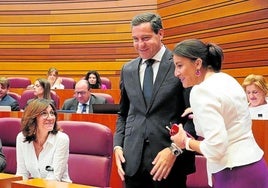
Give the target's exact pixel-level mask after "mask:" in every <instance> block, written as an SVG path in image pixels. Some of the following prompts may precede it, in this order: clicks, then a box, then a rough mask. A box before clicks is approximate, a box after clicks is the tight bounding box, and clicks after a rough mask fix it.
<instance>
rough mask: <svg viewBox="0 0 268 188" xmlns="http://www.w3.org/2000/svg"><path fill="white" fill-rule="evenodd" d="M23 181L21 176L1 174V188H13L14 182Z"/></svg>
mask: <svg viewBox="0 0 268 188" xmlns="http://www.w3.org/2000/svg"><path fill="white" fill-rule="evenodd" d="M18 180H22V177H21V176H15V175H14V174H6V173H0V187H1V188H11V182H12V181H18Z"/></svg>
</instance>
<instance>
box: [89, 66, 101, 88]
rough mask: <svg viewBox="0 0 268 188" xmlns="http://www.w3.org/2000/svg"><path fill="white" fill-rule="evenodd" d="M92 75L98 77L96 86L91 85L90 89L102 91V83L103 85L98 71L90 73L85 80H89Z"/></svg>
mask: <svg viewBox="0 0 268 188" xmlns="http://www.w3.org/2000/svg"><path fill="white" fill-rule="evenodd" d="M91 74H94V75H95V76H96V84H90V88H92V89H100V88H101V84H102V83H101V78H100V74H99V73H98V72H97V71H95V70H91V71H88V72H87V74H86V76H85V80H88V79H89V76H90V75H91Z"/></svg>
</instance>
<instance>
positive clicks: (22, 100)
mask: <svg viewBox="0 0 268 188" xmlns="http://www.w3.org/2000/svg"><path fill="white" fill-rule="evenodd" d="M8 94H9V95H10V96H11V97H13V98H14V99H16V100H17V101H18V103H19V106H20V109H24V108H25V106H26V104H27V101H28V100H29V99H32V98H34V97H35V96H34V91H33V90H24V91H23V92H22V94H21V95H20V94H18V93H15V92H8ZM92 94H94V95H96V96H100V97H104V98H105V99H106V100H107V103H109V104H114V99H113V97H112V96H111V95H110V94H107V93H92ZM70 97H73V96H70ZM51 99H52V100H53V101H54V102H55V105H56V108H57V109H60V108H61V105H60V97H59V95H58V94H57V92H56V90H55V91H54V90H53V91H51ZM62 102H64V101H62Z"/></svg>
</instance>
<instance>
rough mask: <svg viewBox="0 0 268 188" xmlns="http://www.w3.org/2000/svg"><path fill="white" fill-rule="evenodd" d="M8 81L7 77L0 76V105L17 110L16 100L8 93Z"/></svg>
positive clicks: (18, 108)
mask: <svg viewBox="0 0 268 188" xmlns="http://www.w3.org/2000/svg"><path fill="white" fill-rule="evenodd" d="M8 90H9V81H8V79H7V78H4V77H1V78H0V106H10V107H11V110H12V111H19V110H20V107H19V103H18V101H17V100H15V99H14V98H12V97H11V96H10V95H8Z"/></svg>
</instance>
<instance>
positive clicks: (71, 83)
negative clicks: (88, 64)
mask: <svg viewBox="0 0 268 188" xmlns="http://www.w3.org/2000/svg"><path fill="white" fill-rule="evenodd" d="M61 79H62V85H64V89H74V87H75V83H76V81H75V80H74V79H73V78H68V77H61Z"/></svg>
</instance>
